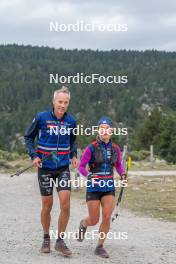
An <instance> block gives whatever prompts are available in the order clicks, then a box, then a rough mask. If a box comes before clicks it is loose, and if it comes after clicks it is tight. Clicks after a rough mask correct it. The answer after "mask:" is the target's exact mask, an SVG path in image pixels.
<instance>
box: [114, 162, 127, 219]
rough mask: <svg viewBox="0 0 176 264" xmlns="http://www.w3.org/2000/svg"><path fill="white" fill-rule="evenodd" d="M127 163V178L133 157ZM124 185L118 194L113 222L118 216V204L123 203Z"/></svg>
mask: <svg viewBox="0 0 176 264" xmlns="http://www.w3.org/2000/svg"><path fill="white" fill-rule="evenodd" d="M126 163H127V165H126V173H125V174H126V179H127V176H128V170H129V169H130V167H131V157H128V160H127V162H126ZM124 188H125V187H124V186H122V187H121V189H120V193H119V196H118V199H117V203H116V210H115V213H114V216H113V217H112V222H114V220H115V219H116V218H117V217H118V215H119V214H118V211H117V209H118V206H119V204H120V203H121V200H122V196H123V192H124Z"/></svg>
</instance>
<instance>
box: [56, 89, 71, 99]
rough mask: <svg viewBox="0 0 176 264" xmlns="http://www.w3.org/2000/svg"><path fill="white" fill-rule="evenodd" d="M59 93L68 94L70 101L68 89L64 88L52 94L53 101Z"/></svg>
mask: <svg viewBox="0 0 176 264" xmlns="http://www.w3.org/2000/svg"><path fill="white" fill-rule="evenodd" d="M60 93H65V94H68V96H69V100H70V91H69V90H68V88H67V87H66V86H62V87H61V89H59V90H56V91H54V94H53V100H54V99H55V98H56V96H57V95H58V94H60Z"/></svg>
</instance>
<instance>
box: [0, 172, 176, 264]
mask: <svg viewBox="0 0 176 264" xmlns="http://www.w3.org/2000/svg"><path fill="white" fill-rule="evenodd" d="M0 186H1V189H0V212H1V214H0V215H1V224H0V231H1V232H0V234H1V235H0V252H1V257H0V259H1V260H0V263H3V264H21V263H37V264H43V263H44V264H45V263H46V264H48V263H50V264H55V263H59V262H61V261H62V263H73V264H77V263H82V262H83V263H84V264H87V263H94V264H95V263H100V262H101V263H122V264H138V263H141V264H149V263H155V264H162V263H163V264H164V263H168V264H174V263H176V224H175V223H164V222H159V221H157V220H153V219H149V218H144V217H137V216H134V215H133V214H131V213H129V212H126V211H121V215H120V217H119V219H118V220H117V221H116V222H115V223H113V224H112V227H111V231H112V232H127V233H128V239H127V240H122V239H121V240H119V239H116V240H110V239H109V240H107V242H106V249H107V251H108V252H109V253H110V255H111V258H110V259H108V260H103V261H102V260H101V259H100V258H98V257H96V256H94V254H93V250H94V247H95V245H96V241H95V240H88V239H87V240H85V241H84V242H83V243H79V242H77V241H76V240H74V239H72V240H68V241H67V244H68V246H69V247H70V248H71V249H72V251H73V257H72V258H71V259H66V258H63V257H61V256H58V254H57V253H56V252H55V251H54V250H52V253H51V254H50V255H47V256H43V255H41V254H40V252H39V249H40V246H41V238H42V230H41V226H40V218H39V217H40V216H39V212H40V196H39V191H38V183H37V179H36V176H35V175H34V174H23V175H21V176H20V177H16V178H13V179H12V178H9V177H7V175H0ZM86 212H87V210H86V205H85V202H84V201H82V200H78V199H76V198H72V203H71V217H70V222H69V226H68V231H73V232H74V231H75V230H76V229H77V227H78V224H79V221H80V219H81V218H82V217H83V216H84V215H85V214H86ZM57 215H58V206H57V198H56V195H55V204H54V207H53V212H52V226H51V229H53V230H54V231H55V230H56V228H57ZM92 229H98V226H96V227H94V228H92ZM92 229H89V230H92ZM53 245H54V239H53V240H52V247H53Z"/></svg>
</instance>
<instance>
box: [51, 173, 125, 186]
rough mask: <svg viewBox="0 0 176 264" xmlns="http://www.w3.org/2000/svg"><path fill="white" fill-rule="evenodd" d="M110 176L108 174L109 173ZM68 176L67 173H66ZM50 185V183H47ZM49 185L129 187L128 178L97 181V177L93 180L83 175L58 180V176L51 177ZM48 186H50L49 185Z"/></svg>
mask: <svg viewBox="0 0 176 264" xmlns="http://www.w3.org/2000/svg"><path fill="white" fill-rule="evenodd" d="M107 176H108V175H107ZM66 177H67V175H66ZM47 185H48V183H47ZM49 185H50V186H49V187H50V188H51V187H53V186H55V187H56V188H58V187H61V188H65V187H73V188H84V187H86V188H87V187H95V186H99V187H100V188H104V187H107V188H112V187H115V188H120V187H124V188H127V187H128V183H127V180H122V181H121V180H115V179H109V180H106V181H105V180H103V179H99V180H98V181H97V179H96V178H92V179H91V180H87V179H83V178H81V177H79V178H78V179H66V180H65V179H62V180H58V178H56V179H53V178H50V181H49ZM47 187H48V186H47Z"/></svg>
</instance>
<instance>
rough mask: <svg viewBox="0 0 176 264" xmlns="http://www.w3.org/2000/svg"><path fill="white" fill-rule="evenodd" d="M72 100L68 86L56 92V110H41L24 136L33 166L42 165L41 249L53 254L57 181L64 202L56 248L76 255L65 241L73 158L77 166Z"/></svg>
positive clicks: (63, 252)
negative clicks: (52, 238)
mask: <svg viewBox="0 0 176 264" xmlns="http://www.w3.org/2000/svg"><path fill="white" fill-rule="evenodd" d="M69 101H70V92H69V91H68V89H67V87H62V88H61V89H60V90H57V91H55V92H54V96H53V109H51V110H49V111H44V112H40V113H37V115H36V116H35V118H34V120H33V122H32V124H31V125H30V127H29V128H28V129H27V131H26V133H25V137H24V138H25V143H26V146H27V148H28V152H29V155H30V157H31V159H32V162H33V165H34V166H35V167H37V168H38V181H39V187H40V192H41V198H42V210H41V223H42V227H43V232H44V240H43V243H42V247H41V252H42V253H50V236H49V228H50V220H51V216H50V212H51V209H52V205H53V185H54V184H55V185H56V189H57V192H58V197H59V201H60V215H59V220H58V239H57V240H56V244H55V249H56V250H57V251H59V252H61V253H62V254H63V255H65V256H70V255H71V254H72V252H71V251H70V250H69V249H68V247H67V246H66V244H65V242H64V240H63V237H64V232H65V230H66V227H67V224H68V220H69V214H70V191H71V186H70V171H69V161H70V159H71V163H72V166H73V167H74V168H76V167H77V148H76V143H75V140H76V136H75V135H74V133H73V129H74V128H76V120H75V119H74V117H73V116H71V115H69V114H68V113H67V109H68V106H69ZM35 140H36V141H37V142H36V143H37V148H36V147H35ZM53 182H54V184H53Z"/></svg>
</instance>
